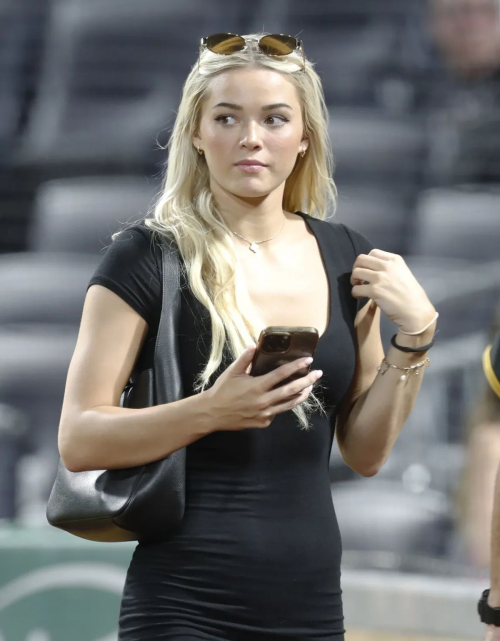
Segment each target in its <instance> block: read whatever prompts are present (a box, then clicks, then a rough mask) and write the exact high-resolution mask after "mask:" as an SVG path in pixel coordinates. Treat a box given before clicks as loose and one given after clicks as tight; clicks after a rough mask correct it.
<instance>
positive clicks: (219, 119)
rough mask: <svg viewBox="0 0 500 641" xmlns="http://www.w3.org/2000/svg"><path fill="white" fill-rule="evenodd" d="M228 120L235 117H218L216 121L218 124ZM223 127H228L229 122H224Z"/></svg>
mask: <svg viewBox="0 0 500 641" xmlns="http://www.w3.org/2000/svg"><path fill="white" fill-rule="evenodd" d="M227 118H233V116H217V118H216V119H215V120H216V122H222V121H223V120H227ZM222 124H223V125H227V124H228V123H227V122H222Z"/></svg>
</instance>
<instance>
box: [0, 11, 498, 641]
mask: <svg viewBox="0 0 500 641" xmlns="http://www.w3.org/2000/svg"><path fill="white" fill-rule="evenodd" d="M261 30H264V31H266V32H270V33H272V32H278V33H287V34H292V35H296V36H299V37H300V38H302V39H303V42H304V48H305V51H306V55H307V56H308V58H309V59H310V60H311V61H312V62H314V63H315V66H316V69H317V71H318V73H319V75H320V77H321V79H322V82H323V85H324V90H325V95H326V100H327V104H328V108H329V113H330V133H331V139H332V145H333V150H334V155H335V159H336V170H335V179H336V183H337V186H338V190H339V205H338V210H337V213H336V214H335V216H334V217H333V218H332V220H338V221H341V222H344V223H346V224H348V225H349V226H351V227H353V228H355V229H358V230H359V231H361V232H362V233H364V234H365V235H366V236H367V237H368V238H369V239H370V240H371V241H372V242H373V243H374V245H375V246H376V247H379V248H382V249H385V250H386V251H390V252H394V253H398V254H401V255H402V256H403V257H404V259H405V260H406V262H407V264H408V265H409V267H410V269H411V270H412V271H413V273H414V274H415V276H416V277H417V280H418V281H419V282H420V283H421V285H422V286H423V287H424V289H425V290H426V292H427V294H428V295H429V298H430V299H431V301H432V303H433V304H434V306H435V307H436V309H437V310H438V311H439V313H440V318H439V320H438V329H439V334H438V336H437V342H436V345H435V346H434V347H433V348H432V350H431V352H430V353H429V357H430V360H431V366H430V367H429V368H427V369H426V370H425V379H424V381H423V385H422V388H421V391H420V395H419V397H418V400H417V403H416V405H415V407H414V409H413V412H412V415H411V416H410V418H409V420H408V421H407V423H406V425H405V427H404V429H403V432H402V434H401V436H400V438H399V440H398V441H397V443H396V446H395V448H394V450H393V452H392V454H391V457H390V459H389V461H388V462H387V463H386V465H385V466H384V468H383V469H382V470H381V471H380V472H379V473H378V474H377V475H376V476H375V477H372V478H363V477H360V476H359V475H357V474H356V473H355V472H353V471H352V470H351V469H350V468H348V467H347V466H346V464H345V463H344V462H343V461H342V459H341V457H340V454H339V453H338V450H337V447H336V444H335V443H334V446H333V451H332V456H331V462H330V476H331V489H332V496H333V501H334V505H335V509H336V512H337V517H338V521H339V525H340V529H341V532H342V539H343V567H342V587H343V591H344V596H343V599H344V609H345V618H346V620H345V626H346V628H347V630H348V634H347V639H348V640H349V641H361V639H363V640H366V641H372V640H373V641H375V640H376V641H379V640H380V639H384V640H388V641H390V640H391V639H393V640H394V641H396V640H397V641H409V640H410V639H411V640H413V641H417V640H419V641H422V640H423V639H441V641H444V640H445V639H447V640H448V641H451V640H454V641H458V639H469V640H472V639H479V638H480V637H481V634H482V631H483V630H484V626H483V625H482V624H481V623H480V622H479V618H478V616H477V612H476V603H477V601H478V599H479V597H480V594H481V592H482V590H483V589H485V588H487V587H489V585H490V583H489V563H490V549H489V546H490V526H491V514H492V503H493V487H494V480H495V474H496V471H497V468H498V464H499V462H500V400H499V399H498V398H497V397H496V396H495V395H494V393H493V391H492V390H491V389H490V388H489V386H488V384H487V382H486V380H485V379H484V375H483V373H482V362H481V356H482V353H483V351H484V349H485V347H486V345H487V344H488V343H489V342H491V339H492V337H493V335H494V334H495V332H496V331H498V330H499V329H500V252H499V251H498V246H499V241H500V110H499V107H500V1H499V0H384V2H380V1H378V2H377V1H376V0H356V1H352V0H351V1H349V0H308V1H307V2H304V1H303V0H268V1H267V2H264V1H263V0H253V1H252V2H251V3H249V2H236V1H234V0H233V1H231V0H182V1H181V0H141V1H140V2H139V1H138V0H0V641H116V622H117V617H118V607H119V600H120V596H121V589H122V586H123V582H124V578H125V571H126V568H127V566H128V563H129V560H130V557H131V554H132V551H133V548H134V545H133V544H128V543H124V544H114V545H110V544H98V543H89V542H86V541H83V540H81V539H77V538H76V537H72V536H71V535H69V534H66V533H63V532H60V531H58V530H55V529H54V528H51V527H49V526H48V525H47V522H46V518H45V507H46V502H47V498H48V495H49V493H50V490H51V488H52V483H53V480H54V477H55V473H56V467H57V463H58V458H59V454H58V450H57V430H58V424H59V418H60V411H61V404H62V398H63V394H64V385H65V380H66V374H67V369H68V365H69V362H70V359H71V356H72V353H73V349H74V346H75V343H76V337H77V332H78V327H79V322H80V318H81V312H82V306H83V300H84V296H85V291H86V286H87V282H88V280H89V279H90V276H91V275H92V273H93V271H94V269H95V267H96V266H97V264H98V262H99V261H100V260H101V259H102V256H103V252H104V249H105V247H106V246H107V245H108V244H109V243H110V242H111V237H110V236H111V233H112V232H113V231H115V230H116V229H117V228H118V227H119V226H120V225H121V224H122V223H124V222H128V221H132V220H134V219H136V218H140V217H141V216H144V215H145V214H146V213H147V211H148V208H149V206H150V205H151V201H152V198H153V197H154V196H155V195H156V193H157V191H158V189H159V186H160V179H161V174H162V169H163V166H164V163H165V160H166V152H165V151H164V150H163V149H162V146H164V145H165V144H166V142H167V141H168V137H169V132H170V130H171V128H172V126H173V123H174V120H175V115H176V109H177V106H178V104H179V100H180V93H181V88H182V84H183V81H184V79H185V77H186V76H187V74H188V72H189V69H190V67H191V65H192V64H194V62H195V61H196V59H197V52H198V44H199V41H200V38H201V37H202V36H204V35H209V34H212V33H217V32H232V33H237V34H245V33H250V32H253V31H261ZM330 216H332V213H330ZM382 317H383V318H382V338H383V342H384V347H385V348H386V350H387V349H388V348H389V346H390V337H391V335H392V334H393V333H394V330H395V326H394V325H392V324H391V322H390V321H388V319H387V318H386V317H385V316H384V315H382ZM290 562H291V563H293V562H294V560H293V559H290ZM497 562H500V560H497Z"/></svg>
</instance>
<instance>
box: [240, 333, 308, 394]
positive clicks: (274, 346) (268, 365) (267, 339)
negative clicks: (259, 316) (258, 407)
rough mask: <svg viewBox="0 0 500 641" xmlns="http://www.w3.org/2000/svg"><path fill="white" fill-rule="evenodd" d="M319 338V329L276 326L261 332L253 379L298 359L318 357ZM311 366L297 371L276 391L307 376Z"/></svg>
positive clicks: (252, 368) (256, 350)
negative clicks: (316, 355)
mask: <svg viewBox="0 0 500 641" xmlns="http://www.w3.org/2000/svg"><path fill="white" fill-rule="evenodd" d="M318 340H319V335H318V330H317V329H316V328H315V327H295V326H289V325H272V326H270V327H266V328H265V329H263V330H262V331H261V333H260V336H259V340H258V342H257V346H256V349H255V353H254V356H253V359H252V363H251V370H250V372H249V374H250V376H262V375H263V374H267V373H268V372H271V371H272V370H273V369H276V368H277V367H280V366H281V365H284V364H285V363H289V362H290V361H295V360H297V359H298V358H306V357H307V356H312V357H314V352H315V351H316V346H317V344H318ZM310 369H311V365H306V366H304V367H302V368H301V369H299V370H297V371H296V372H295V373H294V374H292V375H291V376H289V377H288V378H285V379H283V380H282V381H280V382H279V383H278V384H277V385H275V386H274V387H273V388H272V389H275V388H276V387H281V386H282V385H285V384H286V383H290V382H291V381H294V380H296V379H297V378H302V377H303V376H306V375H307V373H308V372H309V371H310Z"/></svg>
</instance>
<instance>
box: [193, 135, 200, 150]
mask: <svg viewBox="0 0 500 641" xmlns="http://www.w3.org/2000/svg"><path fill="white" fill-rule="evenodd" d="M191 140H192V142H193V145H194V146H195V147H199V146H200V145H201V138H200V137H199V135H198V134H197V133H195V134H194V135H193V137H192V138H191Z"/></svg>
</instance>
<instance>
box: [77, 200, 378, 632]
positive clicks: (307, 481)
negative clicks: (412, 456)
mask: <svg viewBox="0 0 500 641" xmlns="http://www.w3.org/2000/svg"><path fill="white" fill-rule="evenodd" d="M297 214H298V215H301V216H302V217H303V218H304V219H305V221H306V222H307V224H308V225H309V227H310V229H311V230H312V231H313V233H314V235H315V237H316V240H317V241H318V243H319V247H320V250H321V254H322V257H323V263H324V266H325V268H326V273H327V276H328V280H329V285H330V319H329V324H328V327H327V329H326V331H325V333H324V334H322V335H321V336H320V339H319V343H318V347H317V351H316V355H315V360H314V363H313V367H314V369H322V370H323V372H324V373H323V377H322V378H321V379H320V381H321V382H320V385H319V387H320V389H319V390H318V393H319V394H320V395H322V399H323V401H324V403H325V409H326V411H327V413H328V418H325V417H323V416H321V415H319V414H315V415H312V416H311V417H310V419H309V420H310V423H311V424H312V426H313V427H312V429H310V430H309V431H304V430H301V429H300V428H299V424H298V422H297V419H296V417H295V415H294V414H293V412H292V411H287V412H283V413H281V414H278V415H277V416H276V417H275V418H274V420H273V421H272V423H271V424H270V426H269V427H267V428H265V429H259V428H254V429H245V430H238V431H217V432H213V433H211V434H209V435H207V436H205V437H203V438H200V439H199V440H197V441H195V442H194V443H192V444H190V445H189V446H188V447H187V463H186V512H185V517H184V520H183V522H182V525H181V528H180V529H179V531H178V532H176V533H175V534H173V535H171V536H170V537H168V538H167V539H166V540H165V541H162V542H160V543H154V544H145V543H138V545H137V546H136V548H135V551H134V554H133V557H132V561H131V563H130V567H129V569H128V573H127V579H126V584H125V588H124V593H123V598H122V602H121V609H120V618H119V630H120V632H119V641H153V639H154V640H160V639H161V640H162V641H167V640H171V641H174V640H175V641H198V640H199V641H201V640H203V641H220V640H222V639H225V640H229V639H230V640H236V641H278V640H280V641H285V640H290V641H291V640H296V641H298V640H300V641H306V640H307V641H312V640H314V639H321V640H322V641H342V640H343V639H344V632H345V630H344V626H343V620H344V617H343V610H342V590H341V587H340V564H341V555H342V543H341V538H340V532H339V527H338V524H337V519H336V515H335V510H334V506H333V503H332V497H331V493H330V481H329V474H328V465H329V458H330V450H331V447H332V441H333V436H334V426H335V418H336V411H337V409H336V408H337V406H338V404H339V403H340V401H341V399H342V397H343V396H344V394H345V393H346V391H347V389H348V387H349V385H350V382H351V379H352V376H353V373H354V367H355V343H354V341H355V336H354V318H355V316H356V312H357V310H359V309H360V308H361V306H362V305H363V304H365V303H366V302H367V301H368V299H367V298H363V299H358V300H356V299H355V298H353V297H352V295H351V290H352V286H351V285H350V282H349V278H350V274H351V271H352V266H353V263H354V261H355V259H356V256H357V255H358V254H360V253H369V252H370V250H371V249H372V248H373V246H372V244H371V243H370V241H368V240H367V239H366V238H365V236H363V235H362V234H361V233H359V232H357V231H355V230H353V229H351V228H349V227H347V226H346V225H343V224H342V223H333V222H327V221H320V220H317V219H315V218H312V217H311V216H309V215H307V214H304V213H301V212H297ZM94 283H98V284H100V285H104V286H105V287H108V288H109V289H111V290H112V291H114V292H115V293H116V294H118V295H119V296H120V297H122V298H123V299H124V300H125V301H126V302H127V303H129V304H130V305H131V306H132V307H133V308H134V309H135V310H136V311H137V312H138V313H139V314H141V316H143V317H144V318H145V319H146V321H147V322H148V325H149V331H148V336H147V337H146V340H150V339H151V338H154V336H155V335H156V332H157V327H158V320H159V314H160V309H161V254H160V250H159V248H158V247H156V246H155V243H154V242H152V236H151V234H150V231H149V230H148V229H147V228H146V227H144V226H143V225H142V224H139V225H137V226H135V227H133V228H131V229H130V230H127V231H126V232H124V233H123V234H122V235H121V236H120V237H119V238H117V239H116V240H115V241H114V242H112V243H111V245H110V247H109V248H108V249H107V251H106V254H105V256H104V258H103V260H102V261H101V263H100V265H99V267H98V268H97V270H96V272H95V273H94V276H93V277H92V279H91V280H90V284H89V287H90V285H92V284H94ZM182 290H183V296H182V315H181V318H182V322H181V335H180V337H179V339H180V353H181V357H182V360H181V363H182V375H183V383H184V393H185V395H186V396H190V395H192V394H193V393H194V392H193V382H194V380H195V376H196V374H197V373H198V372H199V371H201V370H202V367H203V364H204V363H205V362H206V360H207V358H208V353H209V345H210V323H209V314H208V310H206V308H205V307H204V306H203V305H202V304H201V303H199V302H198V300H197V299H196V298H195V296H194V295H193V294H192V293H191V291H190V289H189V288H188V286H187V282H186V280H185V279H183V280H182ZM228 364H229V363H223V364H222V365H221V368H220V370H219V372H218V373H216V374H215V375H214V376H218V375H219V374H220V373H221V372H222V371H224V369H225V367H227V365H228ZM212 380H215V378H214V379H212Z"/></svg>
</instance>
